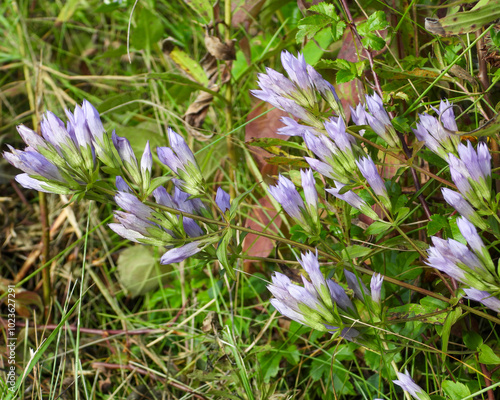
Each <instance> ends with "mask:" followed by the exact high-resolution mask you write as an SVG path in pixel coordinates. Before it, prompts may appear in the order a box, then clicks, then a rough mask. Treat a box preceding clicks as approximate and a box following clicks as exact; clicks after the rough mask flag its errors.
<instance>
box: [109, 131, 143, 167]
mask: <svg viewBox="0 0 500 400" xmlns="http://www.w3.org/2000/svg"><path fill="white" fill-rule="evenodd" d="M111 139H112V140H113V144H114V145H115V148H116V151H117V152H118V154H119V156H120V158H121V159H122V160H123V161H124V162H125V163H128V164H131V165H134V166H137V159H136V158H135V154H134V151H133V150H132V146H131V145H130V142H129V141H128V139H127V138H124V137H121V136H118V135H117V134H116V133H115V132H114V131H113V134H112V135H111Z"/></svg>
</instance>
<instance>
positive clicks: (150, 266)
mask: <svg viewBox="0 0 500 400" xmlns="http://www.w3.org/2000/svg"><path fill="white" fill-rule="evenodd" d="M157 264H158V257H155V255H154V254H153V252H152V251H151V247H149V246H141V245H136V246H132V247H129V248H127V249H125V250H123V251H122V252H121V253H120V256H119V257H118V261H117V263H116V265H117V270H118V279H119V280H120V283H121V284H122V286H123V287H124V288H125V289H127V290H128V291H129V292H130V294H131V295H132V297H136V296H139V295H141V294H144V293H147V292H150V291H152V290H154V289H156V288H157V287H158V284H159V278H158V272H160V274H161V272H162V271H165V272H166V271H168V269H169V267H168V266H163V265H161V266H158V268H157Z"/></svg>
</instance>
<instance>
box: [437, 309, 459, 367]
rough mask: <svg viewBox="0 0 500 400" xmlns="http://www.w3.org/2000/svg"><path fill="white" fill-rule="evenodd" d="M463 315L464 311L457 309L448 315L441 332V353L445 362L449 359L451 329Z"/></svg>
mask: <svg viewBox="0 0 500 400" xmlns="http://www.w3.org/2000/svg"><path fill="white" fill-rule="evenodd" d="M461 315H462V309H461V308H460V307H456V308H455V309H454V310H453V311H451V312H450V313H448V316H447V317H446V320H445V321H444V325H443V329H442V330H441V334H440V336H441V351H442V357H443V361H444V359H445V358H446V357H447V353H448V341H449V338H450V333H451V327H452V326H453V325H454V324H455V322H457V320H458V318H460V316H461Z"/></svg>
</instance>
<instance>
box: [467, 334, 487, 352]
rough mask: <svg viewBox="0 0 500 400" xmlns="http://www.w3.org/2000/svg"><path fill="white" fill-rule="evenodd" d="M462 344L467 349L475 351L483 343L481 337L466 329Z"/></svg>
mask: <svg viewBox="0 0 500 400" xmlns="http://www.w3.org/2000/svg"><path fill="white" fill-rule="evenodd" d="M464 344H465V345H466V346H467V348H468V349H469V350H472V351H476V350H477V349H478V348H479V346H481V345H482V344H483V338H482V337H481V335H479V334H478V333H476V332H474V331H467V332H465V334H464Z"/></svg>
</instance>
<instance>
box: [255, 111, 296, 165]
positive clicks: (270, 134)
mask: <svg viewBox="0 0 500 400" xmlns="http://www.w3.org/2000/svg"><path fill="white" fill-rule="evenodd" d="M271 108H272V106H271V105H270V104H268V103H263V102H261V103H259V104H257V105H256V106H255V107H254V108H253V109H252V111H250V114H248V117H247V121H251V120H252V119H254V118H255V117H258V116H259V115H260V114H262V113H264V112H266V111H267V110H269V109H271ZM287 115H288V114H287V113H286V112H284V111H281V110H278V109H277V108H275V109H274V110H271V111H269V112H268V113H267V114H265V115H263V116H262V117H260V118H257V119H256V120H254V121H252V122H250V123H248V124H247V125H246V126H245V141H246V142H248V141H250V140H252V139H260V138H280V139H284V140H287V139H288V137H287V136H283V135H278V134H277V133H276V132H277V131H278V129H279V128H281V127H282V126H284V125H283V123H282V122H281V121H280V119H281V117H284V116H287ZM248 148H249V149H250V150H251V151H252V155H253V158H254V159H255V161H256V162H257V165H258V166H259V169H260V170H261V172H262V170H263V169H264V167H265V166H266V165H267V164H268V163H267V161H266V157H269V156H270V155H271V154H270V153H269V152H267V151H266V150H264V149H262V148H260V147H254V146H248ZM276 172H277V170H276Z"/></svg>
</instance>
